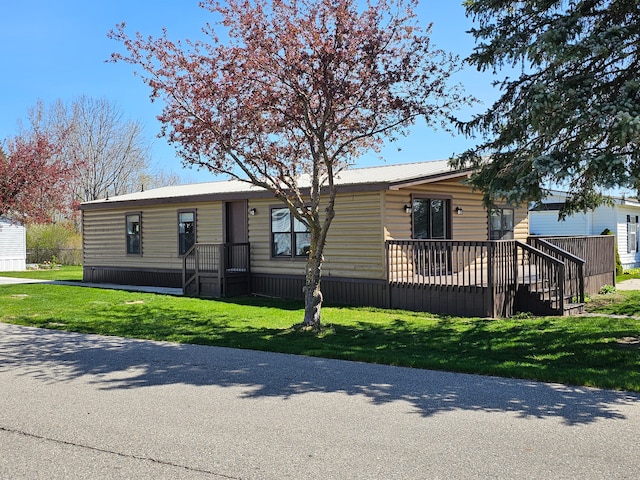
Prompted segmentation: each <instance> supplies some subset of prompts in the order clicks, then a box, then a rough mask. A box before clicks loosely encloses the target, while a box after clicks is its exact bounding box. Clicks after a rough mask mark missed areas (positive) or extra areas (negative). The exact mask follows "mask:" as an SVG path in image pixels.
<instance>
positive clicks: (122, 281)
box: [82, 266, 182, 288]
mask: <svg viewBox="0 0 640 480" xmlns="http://www.w3.org/2000/svg"><path fill="white" fill-rule="evenodd" d="M82 280H83V281H84V282H89V283H115V284H116V285H146V286H151V287H172V288H182V270H169V269H167V270H160V269H143V268H136V269H132V268H118V267H87V266H85V267H84V268H83V271H82Z"/></svg>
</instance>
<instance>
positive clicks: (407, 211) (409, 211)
mask: <svg viewBox="0 0 640 480" xmlns="http://www.w3.org/2000/svg"><path fill="white" fill-rule="evenodd" d="M404 213H406V214H409V213H411V205H405V206H404Z"/></svg>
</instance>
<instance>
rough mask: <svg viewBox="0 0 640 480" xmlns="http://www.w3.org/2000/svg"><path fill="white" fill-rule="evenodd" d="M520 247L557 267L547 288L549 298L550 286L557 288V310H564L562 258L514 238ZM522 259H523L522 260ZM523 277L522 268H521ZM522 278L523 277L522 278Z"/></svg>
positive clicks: (563, 268) (517, 280) (563, 267)
mask: <svg viewBox="0 0 640 480" xmlns="http://www.w3.org/2000/svg"><path fill="white" fill-rule="evenodd" d="M518 247H519V248H521V249H522V250H526V251H527V252H529V253H532V254H533V255H534V256H536V257H539V258H540V259H542V260H543V261H546V262H549V263H551V264H553V265H554V266H555V267H556V268H557V274H556V275H555V278H554V279H553V283H552V284H551V285H550V288H549V289H548V290H549V299H551V291H552V288H557V289H558V293H557V298H558V311H559V313H562V312H564V290H565V288H564V280H565V278H564V277H565V264H564V262H563V261H562V260H559V259H557V258H555V257H553V256H552V255H549V254H548V253H545V252H543V251H542V250H539V249H537V248H535V247H534V246H532V245H529V244H527V243H525V242H522V241H520V240H516V248H518ZM523 261H524V260H523ZM522 273H523V277H524V274H525V272H524V268H523V272H522ZM537 274H538V272H536V275H537ZM517 277H518V276H516V282H517V283H518V285H520V282H519V279H518V278H517ZM529 277H530V278H529V285H531V267H530V265H529ZM523 280H524V278H523ZM542 281H543V282H544V277H543V279H542ZM537 282H538V279H537V278H536V283H537Z"/></svg>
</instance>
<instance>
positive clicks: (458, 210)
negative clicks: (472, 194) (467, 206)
mask: <svg viewBox="0 0 640 480" xmlns="http://www.w3.org/2000/svg"><path fill="white" fill-rule="evenodd" d="M456 214H458V215H462V207H456Z"/></svg>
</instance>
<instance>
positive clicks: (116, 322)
mask: <svg viewBox="0 0 640 480" xmlns="http://www.w3.org/2000/svg"><path fill="white" fill-rule="evenodd" d="M615 296H616V297H615V298H617V300H614V296H610V297H609V296H607V297H608V298H607V300H606V301H605V302H604V303H602V304H598V302H597V299H593V301H592V302H591V303H590V304H589V305H590V308H591V309H592V311H596V312H607V313H617V314H619V313H624V314H627V315H629V314H640V292H619V293H616V294H615ZM598 298H599V297H598ZM302 316H303V310H302V305H301V304H300V303H297V302H285V301H275V300H270V299H269V300H267V299H257V298H252V297H242V298H237V299H233V301H228V302H226V301H212V300H201V299H194V298H182V297H172V296H166V295H156V294H146V293H136V292H124V291H115V290H103V289H97V288H84V287H72V286H61V285H48V284H29V285H3V286H0V321H3V322H7V323H16V324H22V325H32V326H37V327H44V328H55V329H61V330H71V331H78V332H85V333H99V334H105V335H118V336H125V337H134V338H147V339H154V340H166V341H173V342H183V343H197V344H203V345H218V346H226V347H237V348H249V349H255V350H265V351H272V352H284V353H294V354H300V355H311V356H318V357H328V358H341V359H347V360H358V361H365V362H373V363H381V364H390V365H402V366H409V367H417V368H431V369H441V370H449V371H457V372H469V373H479V374H491V375H500V376H506V377H518V378H528V379H534V380H542V381H553V382H561V383H568V384H575V385H589V386H597V387H603V388H613V389H624V390H634V391H640V348H638V346H637V344H636V343H635V341H634V339H636V338H637V336H639V335H640V321H639V320H637V319H635V318H609V317H587V316H582V317H535V318H517V319H505V320H490V319H481V318H456V317H446V316H435V315H430V314H427V313H413V312H406V311H391V310H381V309H371V308H338V307H325V308H324V309H323V322H324V330H323V332H322V333H321V334H315V333H313V332H305V331H300V330H296V329H294V328H291V327H292V325H294V324H296V323H298V322H300V321H301V319H302Z"/></svg>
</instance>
